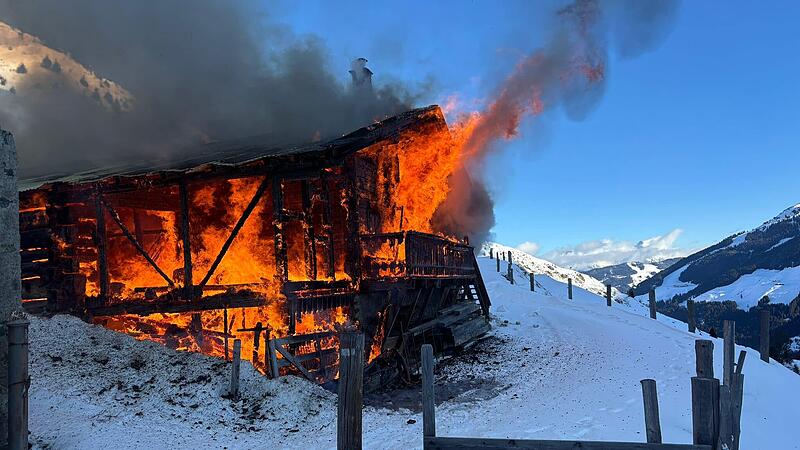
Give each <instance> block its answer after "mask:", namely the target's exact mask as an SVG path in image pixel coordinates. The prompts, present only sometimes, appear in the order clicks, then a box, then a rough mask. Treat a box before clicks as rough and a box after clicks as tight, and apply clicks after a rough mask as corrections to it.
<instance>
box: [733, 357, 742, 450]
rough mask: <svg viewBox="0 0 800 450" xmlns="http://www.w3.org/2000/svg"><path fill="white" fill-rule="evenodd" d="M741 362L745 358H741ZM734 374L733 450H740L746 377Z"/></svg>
mask: <svg viewBox="0 0 800 450" xmlns="http://www.w3.org/2000/svg"><path fill="white" fill-rule="evenodd" d="M739 359H740V360H743V359H744V358H742V357H741V354H740V358H739ZM736 370H737V373H734V374H733V384H731V402H732V403H733V408H732V409H733V413H732V415H733V450H739V438H740V437H741V434H742V400H743V397H744V375H742V374H741V373H739V372H738V371H739V368H738V367H737V369H736Z"/></svg>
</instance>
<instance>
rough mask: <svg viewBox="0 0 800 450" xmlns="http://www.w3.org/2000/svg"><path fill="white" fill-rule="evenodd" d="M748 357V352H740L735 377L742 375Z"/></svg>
mask: <svg viewBox="0 0 800 450" xmlns="http://www.w3.org/2000/svg"><path fill="white" fill-rule="evenodd" d="M745 356H747V352H746V351H744V350H740V351H739V359H738V360H737V361H736V371H735V372H734V375H738V374H740V373H742V369H743V368H744V358H745Z"/></svg>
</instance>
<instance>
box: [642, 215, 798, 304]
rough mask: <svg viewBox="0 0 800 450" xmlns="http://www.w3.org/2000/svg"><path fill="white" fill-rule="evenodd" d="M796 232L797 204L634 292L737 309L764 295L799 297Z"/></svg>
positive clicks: (784, 299)
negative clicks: (724, 303) (729, 304)
mask: <svg viewBox="0 0 800 450" xmlns="http://www.w3.org/2000/svg"><path fill="white" fill-rule="evenodd" d="M798 235H800V204H798V205H795V206H793V207H791V208H788V209H786V210H785V211H783V212H781V213H780V214H778V215H777V216H775V217H774V218H772V219H770V220H768V221H766V222H764V223H763V224H762V225H761V226H759V227H756V228H754V229H752V230H750V231H747V232H742V233H738V234H735V235H733V236H730V237H728V238H726V239H724V240H722V241H720V242H719V243H717V244H715V245H713V246H711V247H708V248H706V249H705V250H702V251H700V252H697V253H695V254H693V255H690V256H687V257H686V258H684V259H683V260H681V261H679V262H677V263H675V264H673V265H672V266H671V267H669V268H667V269H665V270H664V271H662V272H659V273H658V274H656V275H654V276H653V277H651V278H650V279H649V280H646V281H645V282H643V283H641V284H640V285H639V286H638V287H637V288H636V295H637V297H638V296H645V295H647V292H648V291H649V290H650V289H653V288H655V289H656V295H657V298H658V299H659V300H671V299H673V298H675V300H677V301H681V302H682V301H685V300H686V299H687V298H690V297H695V298H696V299H698V300H700V301H724V300H734V301H736V303H737V304H738V307H739V308H741V309H747V308H749V307H751V306H753V305H756V304H757V303H758V300H759V299H761V297H763V296H764V295H766V294H770V300H771V301H772V303H776V302H779V303H790V302H791V301H793V300H795V299H796V298H798V297H800V270H796V269H797V268H798V267H800V239H795V237H797V236H798ZM773 297H774V298H773Z"/></svg>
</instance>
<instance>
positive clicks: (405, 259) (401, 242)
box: [361, 231, 475, 279]
mask: <svg viewBox="0 0 800 450" xmlns="http://www.w3.org/2000/svg"><path fill="white" fill-rule="evenodd" d="M361 248H362V252H363V257H362V273H363V274H364V277H365V278H367V279H381V278H400V277H408V278H471V277H473V276H474V275H475V266H474V263H473V258H472V254H471V253H472V247H470V246H469V245H467V244H463V243H461V242H458V241H454V240H450V239H447V238H444V237H440V236H436V235H432V234H427V233H420V232H416V231H404V232H396V233H382V234H371V235H362V236H361Z"/></svg>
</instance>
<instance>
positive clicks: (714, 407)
mask: <svg viewBox="0 0 800 450" xmlns="http://www.w3.org/2000/svg"><path fill="white" fill-rule="evenodd" d="M694 349H695V357H696V361H697V376H696V377H692V442H693V443H694V444H702V445H711V446H716V445H717V439H718V438H719V413H720V411H719V380H718V379H716V378H714V343H713V342H712V341H710V340H707V339H698V340H696V341H694Z"/></svg>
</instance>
